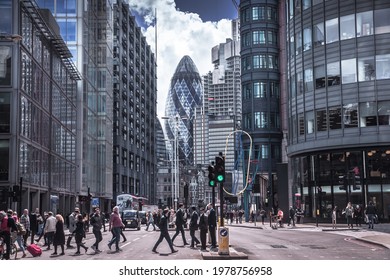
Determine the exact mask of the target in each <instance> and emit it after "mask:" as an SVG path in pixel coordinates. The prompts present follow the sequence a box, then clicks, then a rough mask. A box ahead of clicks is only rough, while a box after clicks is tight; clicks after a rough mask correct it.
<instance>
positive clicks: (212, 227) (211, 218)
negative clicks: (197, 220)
mask: <svg viewBox="0 0 390 280" xmlns="http://www.w3.org/2000/svg"><path fill="white" fill-rule="evenodd" d="M207 208H208V211H209V214H208V222H209V232H210V238H211V248H212V249H214V248H216V247H217V239H216V232H215V231H216V229H217V215H216V213H215V210H214V207H213V205H212V204H211V203H210V204H209V205H207Z"/></svg>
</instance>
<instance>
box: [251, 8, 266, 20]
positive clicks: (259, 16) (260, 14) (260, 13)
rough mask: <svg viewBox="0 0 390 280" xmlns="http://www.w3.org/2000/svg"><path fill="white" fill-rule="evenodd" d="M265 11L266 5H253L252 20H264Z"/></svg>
mask: <svg viewBox="0 0 390 280" xmlns="http://www.w3.org/2000/svg"><path fill="white" fill-rule="evenodd" d="M265 11H266V9H265V7H252V20H264V19H265Z"/></svg>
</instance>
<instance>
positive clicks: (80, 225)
mask: <svg viewBox="0 0 390 280" xmlns="http://www.w3.org/2000/svg"><path fill="white" fill-rule="evenodd" d="M73 234H74V235H75V239H76V244H77V251H76V253H75V256H78V255H80V247H83V248H84V250H85V253H87V251H88V247H87V246H85V245H84V244H83V238H85V226H84V218H83V215H81V214H79V215H77V222H76V229H75V230H74V231H73Z"/></svg>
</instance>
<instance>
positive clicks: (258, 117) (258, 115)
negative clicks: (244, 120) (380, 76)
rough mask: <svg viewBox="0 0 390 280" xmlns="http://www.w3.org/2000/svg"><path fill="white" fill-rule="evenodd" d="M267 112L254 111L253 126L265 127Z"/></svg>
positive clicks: (266, 124)
mask: <svg viewBox="0 0 390 280" xmlns="http://www.w3.org/2000/svg"><path fill="white" fill-rule="evenodd" d="M267 126H268V118H267V112H255V128H267Z"/></svg>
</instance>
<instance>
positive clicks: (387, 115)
mask: <svg viewBox="0 0 390 280" xmlns="http://www.w3.org/2000/svg"><path fill="white" fill-rule="evenodd" d="M378 124H379V125H390V101H383V102H379V103H378Z"/></svg>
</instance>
